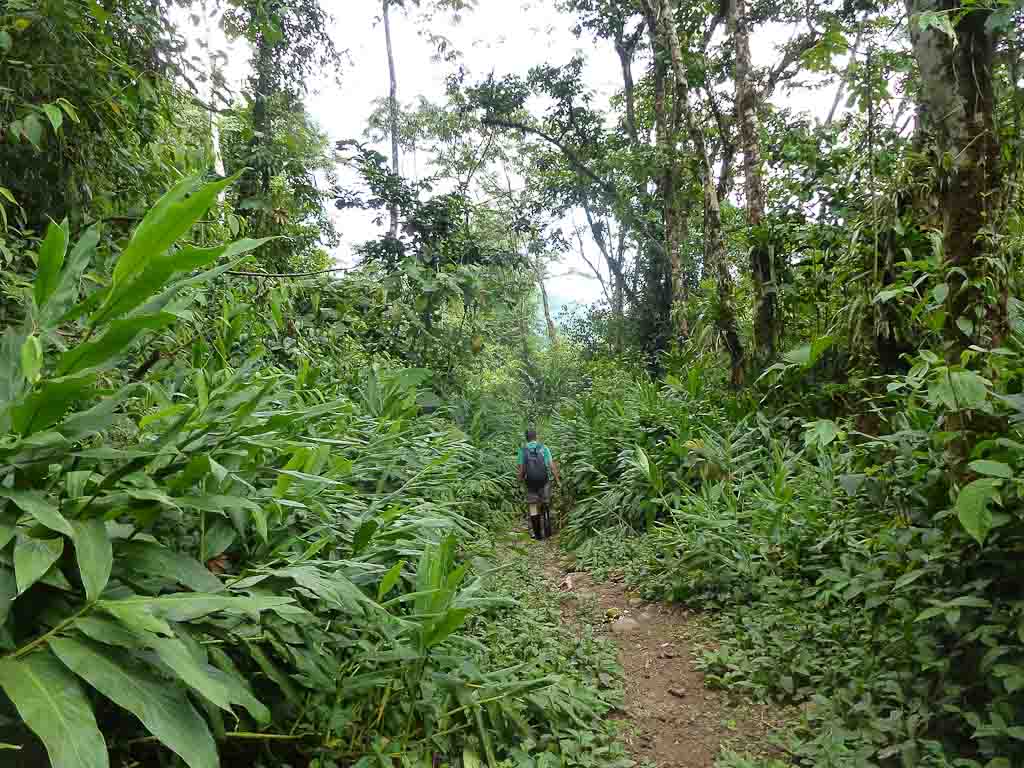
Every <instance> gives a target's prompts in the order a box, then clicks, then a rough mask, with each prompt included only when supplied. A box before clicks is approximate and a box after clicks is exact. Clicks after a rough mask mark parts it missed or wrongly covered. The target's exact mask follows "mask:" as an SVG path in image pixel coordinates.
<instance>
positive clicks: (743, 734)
mask: <svg viewBox="0 0 1024 768" xmlns="http://www.w3.org/2000/svg"><path fill="white" fill-rule="evenodd" d="M543 547H544V570H545V576H546V578H547V579H548V581H549V582H550V583H551V585H552V588H557V589H559V590H561V591H562V592H563V594H565V596H566V599H565V600H564V601H563V603H562V617H563V619H564V620H565V621H566V622H569V623H573V624H577V625H579V624H580V623H581V622H582V621H585V620H586V618H587V617H588V616H590V617H596V623H597V626H598V628H599V629H601V631H604V632H607V633H609V634H610V635H611V637H612V638H613V639H614V640H615V642H616V643H617V644H618V646H619V662H620V663H621V664H622V667H623V670H624V672H625V688H626V700H625V705H624V707H623V711H622V712H621V713H618V717H619V718H621V719H623V720H625V721H627V722H628V723H629V724H630V725H631V726H632V727H630V728H627V729H626V732H625V734H624V738H625V741H626V745H627V747H628V749H629V751H630V753H631V754H632V756H633V758H634V759H635V760H636V761H637V763H638V764H641V765H642V764H643V763H645V762H646V763H653V764H654V765H656V766H658V768H711V767H712V766H713V765H714V763H715V759H716V758H718V757H719V756H720V754H721V750H722V748H723V747H727V748H730V749H733V750H735V751H737V752H740V753H751V754H762V753H770V752H771V751H772V750H770V749H768V747H767V736H768V733H769V732H770V731H772V730H774V729H775V728H778V727H779V726H780V725H781V724H782V718H781V717H780V716H779V713H778V712H773V711H772V709H771V708H770V707H767V706H760V705H754V704H750V703H748V702H737V701H736V700H735V699H734V698H732V697H730V696H729V694H727V693H724V692H718V691H710V690H707V689H706V688H705V687H704V676H703V675H702V674H701V673H700V672H699V671H698V670H697V669H696V667H695V666H694V661H693V656H694V652H695V649H696V647H697V644H698V641H697V640H696V639H695V638H696V637H697V636H698V635H699V634H700V627H699V624H698V621H697V619H696V618H695V617H694V616H693V615H692V614H689V613H688V612H687V611H685V610H683V609H681V608H677V607H673V606H668V605H663V604H658V603H647V602H644V601H643V600H641V599H639V598H638V597H635V596H630V594H629V593H628V592H627V591H626V589H625V587H624V586H623V585H622V584H621V583H618V582H616V581H615V580H614V579H613V580H611V581H609V582H606V583H595V582H594V580H593V579H592V578H591V577H590V576H589V575H588V574H586V573H580V572H574V571H573V570H572V568H571V567H570V566H569V565H568V563H567V561H566V560H564V559H563V558H561V557H560V556H559V551H558V546H557V544H556V543H555V542H554V541H549V542H548V543H546V544H545V545H543Z"/></svg>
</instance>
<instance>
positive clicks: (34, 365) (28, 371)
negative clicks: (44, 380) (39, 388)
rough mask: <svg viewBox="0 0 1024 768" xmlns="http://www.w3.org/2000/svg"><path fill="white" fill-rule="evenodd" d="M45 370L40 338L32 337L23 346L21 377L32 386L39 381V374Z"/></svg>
mask: <svg viewBox="0 0 1024 768" xmlns="http://www.w3.org/2000/svg"><path fill="white" fill-rule="evenodd" d="M42 370H43V345H42V344H41V343H40V342H39V337H38V336H35V335H32V336H29V337H28V338H27V339H25V343H24V344H22V345H21V375H22V376H24V377H25V378H26V379H27V380H28V381H29V383H30V384H35V383H36V382H37V381H39V374H40V372H41V371H42Z"/></svg>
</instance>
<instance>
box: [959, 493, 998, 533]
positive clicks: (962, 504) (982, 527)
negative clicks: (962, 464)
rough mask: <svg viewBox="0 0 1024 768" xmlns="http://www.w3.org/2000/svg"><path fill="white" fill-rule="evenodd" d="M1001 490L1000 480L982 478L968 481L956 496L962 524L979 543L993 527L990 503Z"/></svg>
mask: <svg viewBox="0 0 1024 768" xmlns="http://www.w3.org/2000/svg"><path fill="white" fill-rule="evenodd" d="M998 490H999V481H998V480H993V479H991V478H981V479H979V480H975V481H974V482H972V483H968V484H967V485H966V486H964V487H963V489H961V491H960V494H959V495H958V496H957V497H956V514H957V518H959V520H960V523H961V525H963V527H964V530H966V531H967V532H968V533H969V534H970V535H971V537H972V538H974V540H975V541H977V542H978V543H979V544H984V543H985V537H986V536H988V532H989V531H990V530H991V529H992V512H991V510H990V509H989V508H988V507H989V503H990V502H991V501H992V499H993V498H994V497H995V496H996V494H997V493H998Z"/></svg>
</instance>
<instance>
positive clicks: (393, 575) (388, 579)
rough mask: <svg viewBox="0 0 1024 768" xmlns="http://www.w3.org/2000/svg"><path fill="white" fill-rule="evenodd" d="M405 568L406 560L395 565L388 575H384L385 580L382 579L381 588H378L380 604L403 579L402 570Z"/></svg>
mask: <svg viewBox="0 0 1024 768" xmlns="http://www.w3.org/2000/svg"><path fill="white" fill-rule="evenodd" d="M404 567H405V560H399V561H398V562H397V563H395V564H394V565H393V566H391V567H390V568H389V569H388V571H387V573H385V574H384V578H383V579H381V582H380V586H379V587H378V588H377V600H378V602H379V601H380V600H383V599H384V596H385V595H387V593H388V592H390V591H391V590H392V589H394V588H395V585H396V584H397V583H398V580H399V578H401V576H402V568H404Z"/></svg>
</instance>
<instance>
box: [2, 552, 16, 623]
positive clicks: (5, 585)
mask: <svg viewBox="0 0 1024 768" xmlns="http://www.w3.org/2000/svg"><path fill="white" fill-rule="evenodd" d="M17 596H18V582H17V581H15V579H14V571H12V570H11V569H10V568H6V567H3V566H0V627H2V626H3V625H4V623H5V622H6V621H7V616H8V614H9V613H10V612H11V606H12V605H13V604H14V600H15V598H16V597H17Z"/></svg>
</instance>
